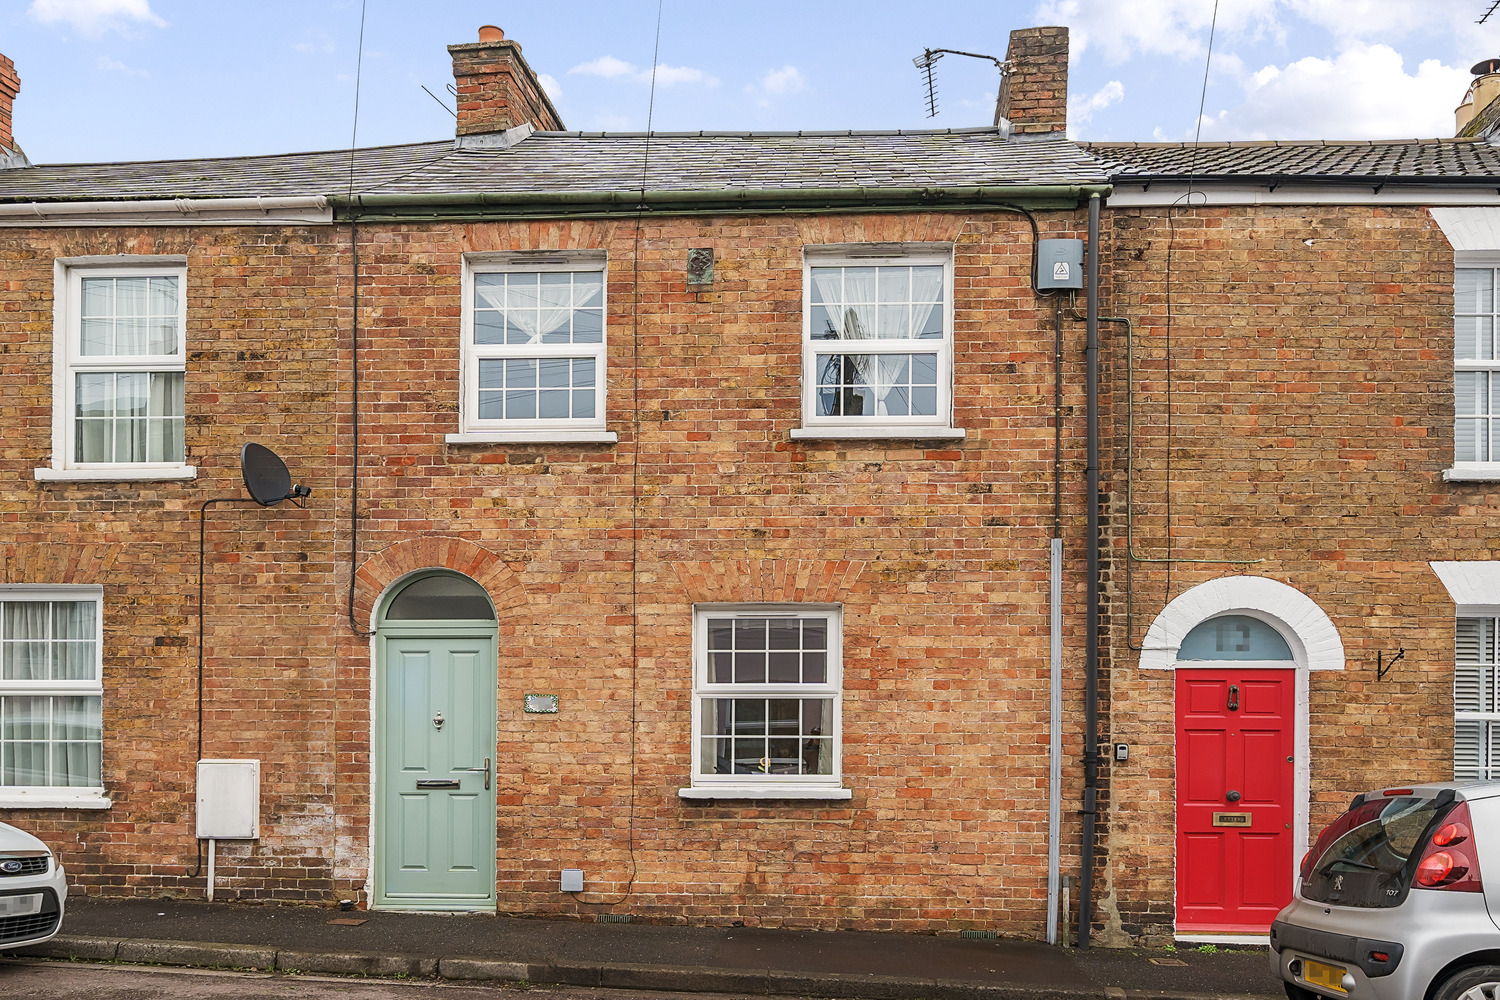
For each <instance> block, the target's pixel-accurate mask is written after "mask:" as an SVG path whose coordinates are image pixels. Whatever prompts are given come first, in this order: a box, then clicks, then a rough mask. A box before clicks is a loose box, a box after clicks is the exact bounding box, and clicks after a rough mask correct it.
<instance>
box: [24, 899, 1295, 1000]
mask: <svg viewBox="0 0 1500 1000" xmlns="http://www.w3.org/2000/svg"><path fill="white" fill-rule="evenodd" d="M28 954H32V955H43V956H47V957H52V958H77V959H83V960H89V961H117V962H143V963H153V964H158V965H183V966H203V967H210V968H235V969H263V970H284V971H291V970H296V971H300V972H307V973H325V974H328V973H331V974H338V975H364V976H386V977H396V976H399V977H440V978H442V979H446V980H458V981H464V980H467V981H479V980H488V981H505V982H512V983H521V982H524V983H532V984H562V985H568V986H591V987H611V988H617V989H618V988H623V989H644V990H670V991H684V992H702V993H736V994H761V995H766V994H774V995H785V996H807V997H828V998H859V1000H1009V998H1023V1000H1062V998H1075V997H1115V998H1122V997H1123V998H1142V1000H1144V998H1146V997H1151V998H1156V1000H1173V998H1181V1000H1200V998H1206V997H1221V998H1222V997H1265V996H1282V995H1283V993H1282V989H1281V986H1280V984H1279V983H1278V982H1277V981H1276V980H1275V979H1274V978H1272V976H1271V973H1270V971H1269V967H1268V965H1267V962H1266V957H1265V950H1264V949H1261V948H1256V949H1244V950H1234V951H1219V952H1217V953H1204V952H1200V951H1198V950H1196V949H1191V948H1183V949H1181V950H1178V951H1176V952H1166V951H1144V950H1115V949H1107V948H1097V947H1096V948H1092V949H1090V950H1088V951H1078V950H1074V949H1063V948H1055V947H1050V946H1048V945H1043V944H1036V943H1032V942H1025V941H1004V940H971V939H961V938H957V937H936V936H929V935H912V934H872V933H856V932H847V931H839V932H825V931H787V930H765V929H759V928H745V927H682V926H671V925H661V924H621V923H607V924H599V923H584V922H581V921H568V920H533V919H525V918H517V917H499V916H494V915H491V914H483V915H472V914H463V915H457V914H454V915H449V914H431V913H392V912H389V911H371V912H366V911H356V912H352V913H341V912H339V911H336V910H328V909H320V908H316V907H300V906H276V905H251V904H245V903H199V902H185V901H181V900H171V901H168V900H152V899H117V900H100V899H88V898H78V897H75V898H73V899H70V900H69V901H68V915H67V918H66V920H65V921H64V924H63V933H62V934H60V935H59V936H58V937H57V938H56V939H54V940H53V941H51V942H49V943H48V944H46V945H43V946H41V947H39V948H35V949H31V950H30V951H29V952H28Z"/></svg>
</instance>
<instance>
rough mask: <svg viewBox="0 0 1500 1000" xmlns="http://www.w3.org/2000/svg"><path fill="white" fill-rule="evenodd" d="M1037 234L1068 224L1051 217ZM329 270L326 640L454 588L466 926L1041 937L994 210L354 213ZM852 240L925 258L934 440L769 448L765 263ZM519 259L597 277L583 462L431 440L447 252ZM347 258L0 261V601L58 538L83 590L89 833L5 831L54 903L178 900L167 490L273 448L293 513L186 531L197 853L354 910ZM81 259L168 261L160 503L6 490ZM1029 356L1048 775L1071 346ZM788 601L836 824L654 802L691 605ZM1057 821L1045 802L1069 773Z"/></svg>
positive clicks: (358, 692)
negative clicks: (205, 786)
mask: <svg viewBox="0 0 1500 1000" xmlns="http://www.w3.org/2000/svg"><path fill="white" fill-rule="evenodd" d="M1041 223H1042V226H1043V229H1044V233H1045V234H1047V235H1057V236H1077V235H1080V234H1079V233H1078V232H1077V230H1076V227H1078V226H1080V225H1081V217H1080V215H1079V214H1077V213H1064V214H1058V215H1044V216H1043V217H1042V219H1041ZM360 241H361V252H360V259H361V265H362V266H361V276H360V287H361V307H360V313H359V318H360V324H361V333H360V340H361V348H360V368H361V387H360V393H361V427H360V450H361V456H360V478H359V510H360V515H361V520H360V528H359V531H360V538H359V565H360V583H359V589H358V591H357V593H356V605H357V611H356V622H357V624H358V625H359V626H361V627H366V626H368V624H369V621H370V618H369V614H370V608H371V606H372V602H373V600H374V597H375V596H376V594H378V592H379V590H380V588H381V587H383V586H385V585H386V584H388V583H389V582H390V581H391V580H393V579H395V578H397V577H399V576H400V575H401V574H402V573H404V572H406V571H408V570H410V569H414V568H419V567H421V566H426V565H450V566H454V567H455V568H462V569H464V570H465V571H466V572H470V573H471V574H473V575H474V576H475V577H476V578H477V579H480V580H481V581H483V582H484V583H485V585H486V586H487V587H488V588H489V589H490V592H491V594H492V596H494V597H495V598H496V603H497V604H498V605H500V607H501V612H502V617H501V638H500V663H499V681H500V683H499V727H500V745H499V748H498V755H497V761H498V763H499V770H498V772H497V776H496V780H497V782H498V786H499V790H498V794H499V798H500V809H499V815H498V829H499V892H500V906H501V909H502V910H503V911H505V912H527V913H543V914H559V915H578V916H587V915H589V914H592V913H596V912H600V911H603V910H611V909H613V910H617V911H620V912H631V913H635V914H637V915H639V918H641V919H653V920H667V921H692V922H712V923H727V922H733V921H743V922H745V923H747V924H764V925H788V926H808V927H860V928H878V929H904V930H937V929H956V928H963V927H990V928H995V929H998V930H1000V931H1001V932H1002V933H1006V934H1014V935H1022V936H1037V935H1039V934H1041V933H1042V922H1043V912H1044V902H1045V857H1046V823H1045V819H1046V740H1047V732H1046V720H1047V699H1046V687H1045V685H1046V678H1047V672H1048V670H1047V629H1048V622H1047V602H1048V592H1047V569H1048V567H1047V546H1048V543H1047V540H1048V538H1049V537H1050V536H1051V534H1052V482H1051V474H1052V473H1051V460H1052V447H1053V443H1052V442H1053V429H1052V425H1051V420H1052V402H1051V399H1052V372H1053V356H1052V349H1053V348H1052V343H1053V332H1052V309H1051V302H1050V300H1043V301H1041V302H1040V303H1039V300H1038V299H1037V298H1036V297H1035V296H1034V295H1033V293H1032V292H1031V291H1030V289H1029V287H1028V282H1029V274H1030V253H1031V243H1030V229H1029V226H1028V225H1027V224H1026V222H1025V220H1024V219H1022V218H1021V217H1019V216H1017V215H1013V214H1004V213H996V214H976V215H961V214H913V215H905V216H903V215H871V216H838V217H831V218H817V217H769V218H746V217H726V218H704V219H670V218H669V219H651V220H648V221H647V223H646V224H645V225H643V227H642V228H641V231H640V233H639V240H638V242H637V233H636V229H635V224H634V223H633V221H630V220H625V221H591V222H572V223H550V222H517V223H509V224H500V223H495V224H489V223H486V224H470V225H461V224H453V225H404V226H397V225H366V226H361V227H360ZM864 241H878V242H895V241H951V242H954V243H955V244H956V245H957V250H956V261H955V275H956V279H955V284H956V288H955V293H954V294H955V302H956V331H955V338H956V358H957V362H956V372H955V398H956V401H957V412H956V420H957V423H958V424H959V425H960V426H963V427H965V428H967V429H968V431H969V437H968V438H967V439H966V440H964V441H962V442H951V443H944V444H942V445H931V444H925V443H901V442H868V443H865V442H850V441H792V440H790V439H789V437H788V431H789V430H790V429H791V428H793V427H795V426H798V424H799V422H800V412H799V392H798V387H799V381H798V377H799V376H798V372H799V369H800V363H801V362H800V338H801V325H802V319H801V302H802V289H801V284H802V248H803V247H804V246H805V245H808V244H828V243H848V242H864ZM637 245H638V246H639V253H638V255H637V253H636V247H637ZM558 247H574V248H591V249H601V248H602V249H605V250H607V251H608V253H609V257H610V265H609V275H608V279H609V331H608V336H609V340H610V382H609V402H608V423H609V426H610V428H611V429H612V430H615V431H617V432H618V433H619V435H620V441H619V443H618V444H617V445H613V446H607V445H576V444H575V445H559V446H550V445H526V446H504V445H473V444H464V445H448V444H445V443H444V440H443V435H444V434H446V433H449V432H453V431H456V430H457V424H458V417H457V407H458V400H459V383H458V365H459V351H458V317H459V309H460V301H459V293H460V278H461V260H462V254H463V253H465V252H469V251H485V250H509V249H551V248H558ZM689 247H712V248H714V250H715V255H716V265H715V273H716V280H715V283H714V284H713V285H712V286H711V287H710V288H708V289H706V290H703V291H698V290H694V291H689V290H688V287H687V285H686V258H687V249H688V248H689ZM347 248H348V230H347V227H343V226H340V227H338V228H337V229H334V230H330V229H322V228H311V229H306V230H294V231H288V232H277V231H261V230H255V229H235V228H225V229H192V230H182V229H174V230H160V231H123V232H122V231H117V230H108V231H86V232H79V233H62V232H59V231H56V230H44V231H37V232H24V231H23V232H18V231H15V230H6V231H3V232H0V260H4V262H5V267H6V270H7V273H8V274H9V275H10V277H11V278H12V280H11V281H10V283H9V284H8V285H6V286H5V287H4V288H3V289H0V339H3V341H4V343H5V345H6V365H7V374H8V375H10V376H11V379H10V382H11V384H16V385H21V386H23V387H24V388H23V390H22V392H21V394H20V398H19V399H18V400H15V401H13V402H8V403H7V404H6V407H7V410H6V413H5V414H4V416H5V419H6V420H7V421H9V422H10V423H11V424H12V425H13V426H14V428H15V429H14V431H13V432H12V433H10V434H8V436H7V439H6V442H5V444H4V445H3V449H4V450H3V451H0V472H3V474H4V478H3V480H0V483H3V486H0V512H3V515H0V516H4V517H5V518H6V519H7V521H8V524H7V532H8V535H9V539H8V540H9V541H10V542H11V543H12V549H14V550H15V551H16V552H19V553H25V554H24V555H13V556H10V557H9V558H8V561H7V563H6V576H5V579H6V580H7V581H11V582H18V581H24V582H55V581H56V579H57V578H58V577H57V574H59V573H63V572H66V570H65V569H64V568H63V566H64V565H65V563H66V561H67V556H66V552H67V549H66V548H65V547H66V546H70V545H74V544H79V543H85V542H86V543H87V544H89V545H91V546H94V548H92V549H90V550H89V551H90V552H95V553H97V555H96V557H95V565H96V568H95V569H93V570H90V571H89V572H84V571H83V569H82V568H80V569H78V570H76V571H74V575H75V576H80V574H81V576H84V577H88V578H89V579H88V580H87V581H86V582H100V583H102V584H104V586H105V594H106V597H105V615H106V631H107V640H106V651H105V706H106V707H105V724H106V744H105V773H106V783H107V785H108V786H109V791H110V794H111V796H112V797H113V798H114V801H115V807H114V808H113V809H112V810H110V811H109V812H108V813H78V812H53V811H46V812H41V811H38V812H33V813H11V814H8V815H9V816H11V817H13V818H16V819H17V820H18V821H20V822H22V823H23V824H24V825H27V826H31V827H33V828H36V829H38V830H39V832H41V833H42V834H43V836H45V837H47V838H48V839H50V840H51V841H53V842H54V843H57V844H58V845H59V847H60V849H61V851H62V853H63V855H64V860H65V861H66V862H67V863H68V864H69V866H70V871H71V872H72V873H73V874H74V876H75V878H76V879H77V880H78V881H79V882H80V883H81V884H82V885H83V886H84V887H85V889H86V891H91V892H107V893H142V894H145V893H156V892H162V891H168V892H179V893H188V892H193V893H196V892H198V891H201V890H200V888H199V887H200V886H201V882H200V881H190V880H187V879H185V878H184V877H183V875H182V871H183V869H182V864H183V862H184V861H185V860H186V861H191V860H192V858H193V852H194V842H193V830H192V825H191V795H192V775H191V765H192V760H193V757H194V753H195V747H194V742H193V740H194V718H195V716H194V701H193V690H194V646H193V641H194V639H193V637H194V634H195V633H194V629H195V619H194V617H193V612H194V596H195V573H196V520H195V517H196V510H197V504H198V503H200V502H201V501H202V500H203V499H205V498H208V497H216V496H236V495H240V493H241V488H240V486H239V483H238V471H237V469H236V468H235V467H234V466H235V460H236V458H235V457H236V455H237V454H238V448H239V445H240V444H241V443H242V442H243V441H244V440H247V439H250V440H258V441H261V442H263V443H266V444H268V445H270V446H272V447H273V448H275V449H276V450H277V451H279V452H280V453H281V454H282V455H283V457H285V458H286V459H287V461H288V464H289V465H290V466H291V469H292V472H293V476H294V478H295V479H296V480H298V481H301V482H305V483H307V484H309V485H310V486H312V487H313V489H314V494H313V497H312V498H311V499H310V501H309V502H308V504H307V508H306V510H300V511H299V510H296V509H294V508H292V507H290V505H282V506H280V507H276V508H273V509H269V510H262V509H259V508H254V507H240V506H218V507H215V508H213V509H212V510H211V512H210V518H209V535H208V537H209V545H210V553H209V566H210V569H209V586H208V600H207V604H208V617H207V622H208V653H209V655H208V658H207V668H208V669H207V678H208V683H207V691H208V705H209V708H208V711H207V733H206V738H205V753H206V754H207V755H209V756H254V757H260V758H261V759H262V760H263V781H264V787H265V794H264V799H263V806H262V808H263V814H262V834H263V835H262V839H261V840H260V841H258V842H256V843H254V844H241V845H226V846H225V851H224V855H225V856H223V857H221V861H220V871H221V872H222V884H221V888H220V893H221V894H222V895H224V896H227V897H229V898H235V897H240V898H266V897H274V898H280V899H294V900H295V899H308V900H315V901H319V902H325V903H326V902H330V901H332V900H335V899H338V898H347V897H349V896H351V895H355V894H356V893H358V892H359V891H360V890H361V889H362V887H363V885H364V883H365V879H366V877H367V874H368V864H369V828H368V816H369V798H368V782H369V774H370V755H369V738H370V730H369V725H370V721H369V712H368V705H369V693H370V691H369V684H370V676H369V671H370V645H369V641H368V639H366V638H364V637H362V636H360V635H358V634H357V633H356V632H355V631H354V630H353V629H351V627H350V625H349V623H348V621H347V619H346V618H345V600H346V597H347V590H346V585H347V581H348V576H349V564H348V547H349V534H348V516H349V504H350V478H349V470H350V465H351V458H352V449H351V439H350V430H351V425H350V420H349V406H350V400H351V388H352V386H351V384H350V381H349V374H348V373H349V363H350V356H349V336H348V331H349V323H350V319H351V316H350V311H349V301H348V292H349V266H348V265H349V259H348V254H347ZM114 252H133V253H147V252H157V253H181V254H185V255H186V256H187V257H188V295H189V340H190V344H191V350H192V353H191V354H190V357H189V363H188V396H187V403H188V412H189V413H190V414H191V415H192V416H191V417H190V423H189V429H188V449H189V455H190V461H191V462H193V463H194V464H196V465H198V467H199V470H200V478H199V480H198V481H196V482H194V483H172V484H113V485H107V486H101V485H95V484H51V483H48V484H41V483H36V482H34V481H33V480H32V478H31V475H30V470H31V469H32V468H33V467H35V466H37V465H43V464H45V461H46V458H45V457H46V453H47V451H48V450H49V448H50V419H51V404H50V399H51V396H50V391H51V389H50V383H51V320H52V313H51V290H52V259H53V257H55V256H60V255H80V254H85V253H114ZM637 268H638V274H637ZM637 301H639V309H638V310H637V308H636V306H635V303H636V302H637ZM637 320H638V323H637ZM1065 333H1066V337H1067V351H1066V357H1067V358H1068V364H1067V372H1066V380H1067V385H1068V389H1067V400H1066V405H1067V409H1066V421H1067V426H1066V428H1065V432H1066V435H1067V438H1068V452H1067V469H1066V475H1065V480H1064V483H1065V505H1064V514H1065V525H1066V527H1065V530H1066V535H1067V544H1068V552H1069V557H1070V570H1069V575H1068V583H1067V597H1066V603H1067V629H1066V633H1065V634H1066V640H1067V644H1068V649H1069V653H1068V676H1069V681H1068V685H1069V693H1068V699H1069V705H1070V712H1069V715H1068V731H1067V739H1068V754H1069V759H1070V760H1076V759H1077V757H1078V753H1079V749H1078V738H1079V729H1080V726H1081V719H1080V717H1079V716H1080V713H1079V711H1078V704H1079V700H1080V699H1079V691H1080V690H1081V650H1082V647H1083V641H1082V636H1081V634H1080V630H1081V622H1082V607H1081V601H1082V592H1083V580H1082V569H1081V567H1082V565H1083V564H1082V553H1083V539H1082V518H1083V511H1082V509H1081V507H1082V504H1081V497H1082V490H1083V481H1082V480H1083V477H1082V448H1081V442H1082V440H1083V427H1082V412H1083V396H1082V392H1083V389H1082V328H1081V324H1079V323H1077V322H1074V321H1072V320H1069V321H1067V323H1066V329H1065ZM637 376H638V377H637ZM637 397H638V400H639V409H638V410H637V411H635V412H634V413H633V412H632V402H633V400H634V399H636V398H637ZM40 551H46V552H52V553H54V555H53V556H51V557H49V558H50V559H51V560H52V561H51V562H48V561H47V559H45V558H42V557H40V556H36V555H33V553H36V552H40ZM788 594H791V595H797V594H801V595H816V597H812V596H808V597H807V599H816V600H838V601H841V602H842V603H843V604H844V607H845V619H844V636H845V644H844V670H845V685H844V692H845V694H844V750H843V767H844V772H845V781H846V785H847V786H848V787H850V788H852V789H853V791H854V798H853V799H852V800H851V801H849V802H847V803H826V804H820V805H816V806H812V805H796V804H787V803H775V804H770V803H760V804H750V803H724V802H721V803H719V804H716V805H693V804H688V803H686V802H684V801H682V800H681V799H679V798H678V796H677V794H676V793H677V789H678V788H679V787H681V786H683V785H685V784H687V782H688V774H689V748H688V736H689V731H690V724H689V719H690V715H689V712H690V704H691V639H690V624H691V605H692V603H693V602H694V601H698V600H745V601H756V600H782V599H801V598H798V597H795V596H793V597H790V598H789V597H787V596H785V595H788ZM158 637H161V642H162V644H158ZM184 640H185V644H184ZM632 681H633V690H634V694H633V696H632ZM527 691H554V692H557V693H559V694H560V695H561V711H560V712H559V714H557V715H553V716H545V715H544V716H529V715H524V714H523V713H522V712H521V711H520V707H521V695H522V694H523V693H524V692H527ZM632 700H633V703H634V708H633V710H632ZM632 711H633V713H634V717H635V719H636V723H635V734H636V741H635V753H634V760H633V763H632V754H631V752H630V741H629V739H628V734H629V732H630V728H631V727H630V719H631V717H632ZM632 787H633V788H634V796H633V800H632ZM1067 796H1068V798H1067V801H1068V802H1069V803H1074V802H1076V801H1077V798H1078V789H1077V787H1076V781H1075V782H1073V783H1072V784H1070V786H1069V789H1068V791H1067ZM1068 815H1071V813H1070V812H1069V813H1068ZM1067 826H1068V849H1067V852H1068V855H1069V856H1071V857H1073V858H1074V860H1072V861H1067V862H1065V863H1066V865H1067V866H1068V869H1069V870H1072V869H1074V868H1076V848H1077V828H1076V825H1075V824H1074V823H1073V822H1072V821H1071V820H1070V821H1068V823H1067ZM632 831H633V832H632ZM632 846H633V851H632ZM564 867H579V868H582V869H584V871H585V872H586V876H587V880H588V881H587V888H588V890H589V891H587V892H585V893H584V894H582V895H581V896H580V897H578V898H577V899H575V898H574V897H572V896H567V895H564V894H562V893H560V892H558V891H557V873H558V870H559V869H561V868H564ZM632 874H633V880H632ZM627 891H628V894H627ZM614 900H620V902H618V903H615V902H613V901H614Z"/></svg>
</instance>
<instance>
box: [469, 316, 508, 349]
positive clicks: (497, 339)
mask: <svg viewBox="0 0 1500 1000" xmlns="http://www.w3.org/2000/svg"><path fill="white" fill-rule="evenodd" d="M474 343H476V344H503V343H505V314H504V313H501V312H497V311H495V310H493V309H476V310H474Z"/></svg>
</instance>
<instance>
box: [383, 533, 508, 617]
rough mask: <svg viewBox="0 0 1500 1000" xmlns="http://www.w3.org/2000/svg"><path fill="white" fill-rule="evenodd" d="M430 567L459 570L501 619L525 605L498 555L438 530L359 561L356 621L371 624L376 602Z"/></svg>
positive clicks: (506, 567)
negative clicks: (402, 581) (405, 579)
mask: <svg viewBox="0 0 1500 1000" xmlns="http://www.w3.org/2000/svg"><path fill="white" fill-rule="evenodd" d="M431 569H446V570H452V571H453V572H455V573H462V574H463V575H464V576H467V577H469V578H470V579H472V580H473V581H474V582H475V583H477V584H479V585H480V586H481V587H483V588H484V589H485V592H486V593H487V594H489V595H490V600H491V601H493V602H494V605H495V617H496V618H497V619H498V620H499V621H500V622H501V623H502V624H503V623H504V622H505V621H506V619H507V618H511V619H514V618H519V617H520V616H521V615H522V613H523V612H524V611H525V609H526V607H527V603H528V597H527V594H526V587H525V585H523V584H522V583H521V580H520V578H519V577H518V576H516V574H515V572H514V571H513V570H512V569H511V568H510V567H509V566H507V565H506V564H505V561H504V560H503V559H501V558H500V556H499V555H497V554H495V553H494V552H491V551H490V550H489V549H487V548H485V547H484V546H482V545H479V544H476V543H475V542H471V541H469V540H467V539H464V538H451V537H448V536H443V535H439V536H428V537H424V538H410V539H407V540H406V541H404V542H397V543H395V544H394V545H390V546H387V547H386V548H383V549H381V550H380V551H379V552H377V553H375V554H374V555H372V556H371V557H370V558H368V559H366V560H365V561H364V563H362V564H361V565H360V567H359V570H358V571H357V572H356V573H355V592H354V617H355V621H360V622H369V623H371V624H373V622H374V618H373V615H374V611H375V606H376V604H377V602H379V600H380V598H381V596H382V595H383V594H385V592H386V591H387V590H389V589H390V587H391V585H392V584H394V583H395V582H396V581H397V580H400V579H401V578H403V577H406V576H410V575H411V574H412V573H416V572H419V571H421V570H431Z"/></svg>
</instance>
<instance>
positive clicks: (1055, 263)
mask: <svg viewBox="0 0 1500 1000" xmlns="http://www.w3.org/2000/svg"><path fill="white" fill-rule="evenodd" d="M1036 272H1037V273H1036V287H1037V288H1039V289H1041V290H1043V291H1045V290H1047V289H1049V288H1082V287H1083V240H1039V241H1038V242H1037V245H1036Z"/></svg>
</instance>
